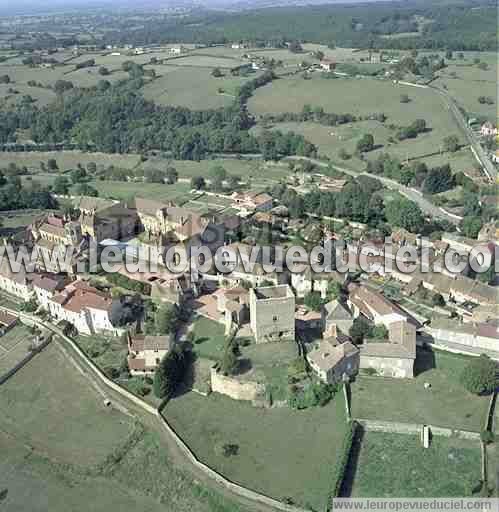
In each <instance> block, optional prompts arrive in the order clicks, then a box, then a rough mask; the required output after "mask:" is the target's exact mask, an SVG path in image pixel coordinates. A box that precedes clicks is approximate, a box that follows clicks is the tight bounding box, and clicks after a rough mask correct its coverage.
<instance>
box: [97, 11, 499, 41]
mask: <svg viewBox="0 0 499 512" xmlns="http://www.w3.org/2000/svg"><path fill="white" fill-rule="evenodd" d="M473 7H474V6H473V4H469V5H468V4H457V3H456V5H447V4H445V5H444V4H436V5H432V4H431V3H428V4H425V5H422V6H419V5H418V6H415V5H407V6H402V5H400V6H399V7H398V8H397V9H396V12H394V10H393V7H392V6H390V5H386V6H380V5H376V6H372V5H369V4H363V5H354V6H352V5H324V6H308V7H307V6H304V7H297V6H290V7H281V8H275V9H265V10H256V11H252V12H251V15H248V12H247V11H245V12H238V13H220V12H210V11H206V12H204V13H196V14H195V15H190V16H185V17H183V18H182V19H178V18H171V17H168V16H161V15H158V16H156V17H155V18H154V19H149V18H148V20H147V24H141V25H139V26H138V27H137V24H131V26H133V28H131V29H128V30H127V29H125V28H124V25H123V24H120V26H119V28H116V29H115V30H110V31H108V32H106V35H105V41H104V42H105V43H106V44H108V43H111V44H125V43H131V44H135V45H141V44H152V43H173V42H186V43H187V42H189V43H192V42H195V43H204V44H220V43H229V42H232V41H247V42H249V43H250V44H255V45H258V46H265V45H271V46H277V47H279V46H280V47H285V42H286V41H292V44H291V45H289V44H288V48H290V50H292V51H300V46H301V45H300V43H299V42H298V41H307V42H312V43H329V42H334V43H332V44H336V45H338V46H343V47H347V48H352V47H353V48H359V47H364V48H368V47H373V48H394V49H412V48H415V47H422V48H426V49H450V50H486V49H488V50H495V48H496V32H497V27H496V26H495V20H496V12H495V6H493V5H483V6H482V7H481V8H480V9H474V8H473ZM415 15H418V16H421V17H423V18H425V19H428V20H431V23H426V24H425V25H424V26H423V27H419V25H418V24H417V23H416V22H415V21H414V20H415V18H414V16H415ZM416 28H417V29H418V30H419V31H418V30H416ZM389 34H398V37H393V38H386V37H384V36H385V35H389ZM405 34H407V35H405Z"/></svg>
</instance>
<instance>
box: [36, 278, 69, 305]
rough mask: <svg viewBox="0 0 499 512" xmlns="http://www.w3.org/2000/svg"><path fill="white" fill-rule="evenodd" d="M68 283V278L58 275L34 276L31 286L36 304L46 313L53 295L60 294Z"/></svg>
mask: <svg viewBox="0 0 499 512" xmlns="http://www.w3.org/2000/svg"><path fill="white" fill-rule="evenodd" d="M68 282H69V279H68V277H67V276H64V275H60V274H50V273H45V274H35V275H34V277H33V281H32V284H33V291H34V292H35V296H36V300H37V301H38V304H40V306H42V307H43V308H44V309H46V310H47V311H48V310H49V303H50V301H51V300H52V298H53V297H54V295H55V294H57V293H59V292H61V291H62V290H63V289H64V287H65V286H66V285H67V284H68Z"/></svg>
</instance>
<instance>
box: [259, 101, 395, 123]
mask: <svg viewBox="0 0 499 512" xmlns="http://www.w3.org/2000/svg"><path fill="white" fill-rule="evenodd" d="M371 119H372V120H376V121H379V122H381V123H384V122H385V120H386V116H385V114H384V113H383V112H377V113H373V114H369V115H365V116H357V115H354V114H335V113H333V112H325V111H324V109H323V108H322V107H319V106H313V105H304V106H303V109H302V111H301V112H299V113H296V112H284V113H281V114H263V116H262V121H263V123H288V122H298V123H301V122H314V123H318V124H322V125H324V126H338V125H341V124H347V123H353V122H355V121H363V120H371Z"/></svg>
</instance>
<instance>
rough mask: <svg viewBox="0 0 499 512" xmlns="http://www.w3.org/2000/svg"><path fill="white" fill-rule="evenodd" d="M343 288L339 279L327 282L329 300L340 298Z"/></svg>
mask: <svg viewBox="0 0 499 512" xmlns="http://www.w3.org/2000/svg"><path fill="white" fill-rule="evenodd" d="M342 291H343V288H342V287H341V284H340V283H338V281H334V280H333V279H331V280H330V281H329V282H328V284H327V292H326V294H327V298H328V300H335V299H338V298H339V297H340V296H341V294H342Z"/></svg>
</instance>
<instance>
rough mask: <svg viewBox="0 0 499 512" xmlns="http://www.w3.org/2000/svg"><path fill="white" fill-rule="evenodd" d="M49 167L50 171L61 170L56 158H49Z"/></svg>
mask: <svg viewBox="0 0 499 512" xmlns="http://www.w3.org/2000/svg"><path fill="white" fill-rule="evenodd" d="M47 167H48V170H49V171H57V170H58V169H59V167H58V166H57V160H56V159H55V158H49V159H48V161H47Z"/></svg>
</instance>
